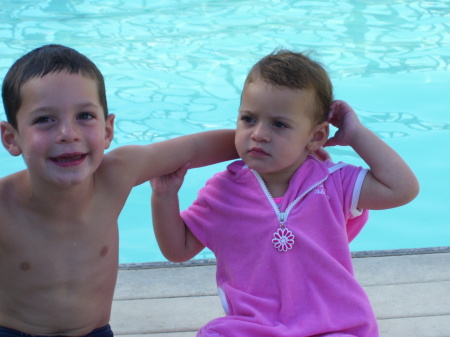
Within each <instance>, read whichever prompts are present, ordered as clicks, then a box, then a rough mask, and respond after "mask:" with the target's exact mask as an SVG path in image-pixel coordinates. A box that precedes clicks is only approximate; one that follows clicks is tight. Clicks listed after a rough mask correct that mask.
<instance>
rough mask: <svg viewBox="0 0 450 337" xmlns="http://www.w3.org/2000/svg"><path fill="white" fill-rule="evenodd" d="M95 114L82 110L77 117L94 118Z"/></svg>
mask: <svg viewBox="0 0 450 337" xmlns="http://www.w3.org/2000/svg"><path fill="white" fill-rule="evenodd" d="M93 118H95V115H94V114H92V113H90V112H82V113H80V114H78V116H77V119H93Z"/></svg>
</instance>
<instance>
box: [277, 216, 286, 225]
mask: <svg viewBox="0 0 450 337" xmlns="http://www.w3.org/2000/svg"><path fill="white" fill-rule="evenodd" d="M278 221H280V225H281V228H284V222H285V221H286V212H280V213H279V214H278Z"/></svg>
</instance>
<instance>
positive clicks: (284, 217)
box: [252, 170, 328, 228]
mask: <svg viewBox="0 0 450 337" xmlns="http://www.w3.org/2000/svg"><path fill="white" fill-rule="evenodd" d="M252 172H253V174H254V175H255V177H256V179H257V180H258V182H259V184H260V185H261V188H262V189H263V191H264V193H265V194H266V197H267V199H269V201H270V204H271V205H272V207H273V209H274V210H275V213H276V215H277V218H278V221H279V222H280V227H281V228H285V225H284V223H285V222H286V221H287V218H288V215H289V212H290V211H291V210H292V208H294V206H295V205H296V204H297V203H298V202H299V201H300V200H301V199H303V198H304V197H305V196H306V195H307V194H308V193H309V192H311V191H312V190H313V189H315V188H316V187H317V186H319V185H320V184H322V183H324V182H325V180H327V178H328V176H326V177H325V178H323V179H322V180H320V181H319V182H317V183H316V184H314V185H312V186H311V187H310V188H309V189H308V190H306V191H305V192H303V193H302V194H301V195H300V196H298V197H297V198H295V200H294V201H292V202H291V203H290V204H289V205H288V207H286V210H285V211H284V212H281V211H280V210H279V208H278V206H277V204H276V203H275V200H274V199H273V197H272V194H270V191H269V189H268V188H267V185H266V183H265V182H264V180H263V178H262V177H261V176H260V175H259V173H258V172H256V171H255V170H252Z"/></svg>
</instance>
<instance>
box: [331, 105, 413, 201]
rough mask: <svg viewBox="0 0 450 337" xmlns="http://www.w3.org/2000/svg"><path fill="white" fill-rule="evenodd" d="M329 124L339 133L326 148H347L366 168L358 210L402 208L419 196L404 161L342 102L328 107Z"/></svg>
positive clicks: (409, 170)
mask: <svg viewBox="0 0 450 337" xmlns="http://www.w3.org/2000/svg"><path fill="white" fill-rule="evenodd" d="M329 122H330V123H331V124H332V125H334V126H335V127H337V128H338V131H337V132H336V134H335V135H334V137H331V138H330V139H328V141H327V142H326V143H325V146H334V145H342V146H345V145H349V146H351V147H352V148H353V149H354V150H355V151H356V153H357V154H358V155H359V156H360V157H361V158H362V159H363V160H364V161H365V162H366V163H367V164H368V165H369V167H370V171H369V173H368V174H367V175H366V178H365V179H364V183H363V185H362V189H361V194H360V197H359V202H358V208H364V209H386V208H393V207H398V206H401V205H404V204H406V203H408V202H410V201H411V200H413V199H414V198H415V197H416V196H417V194H418V193H419V183H418V181H417V178H416V176H415V175H414V173H413V172H412V171H411V169H410V168H409V166H408V165H407V164H406V163H405V161H404V160H403V159H402V158H401V157H400V156H399V155H398V154H397V153H396V152H395V151H394V150H393V149H392V148H391V147H390V146H388V145H387V144H386V143H385V142H383V141H382V140H381V139H380V138H379V137H378V136H376V135H375V134H374V133H373V132H372V131H370V130H369V129H367V128H366V127H364V126H363V125H362V124H361V122H360V121H359V119H358V117H357V116H356V113H355V112H354V111H353V109H352V108H351V107H350V106H349V105H348V104H347V103H345V102H343V101H334V102H333V103H332V104H331V107H330V115H329Z"/></svg>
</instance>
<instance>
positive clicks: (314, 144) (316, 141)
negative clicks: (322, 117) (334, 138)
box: [308, 122, 330, 152]
mask: <svg viewBox="0 0 450 337" xmlns="http://www.w3.org/2000/svg"><path fill="white" fill-rule="evenodd" d="M329 134H330V127H329V123H328V122H322V123H320V124H317V125H316V126H315V127H314V128H313V130H312V137H311V140H310V142H309V143H308V150H309V152H315V151H317V150H318V149H320V148H321V147H322V146H323V144H325V142H326V141H327V139H328V136H329Z"/></svg>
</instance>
